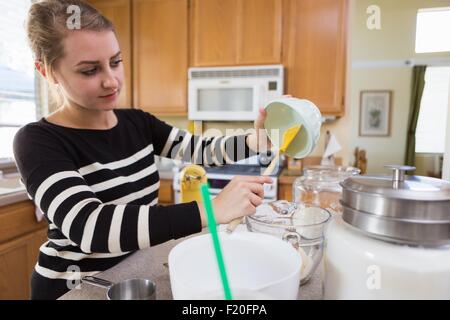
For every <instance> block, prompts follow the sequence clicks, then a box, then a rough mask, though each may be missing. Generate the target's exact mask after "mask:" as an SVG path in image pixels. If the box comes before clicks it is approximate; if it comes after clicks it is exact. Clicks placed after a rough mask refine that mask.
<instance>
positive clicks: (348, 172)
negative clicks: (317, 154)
mask: <svg viewBox="0 0 450 320" xmlns="http://www.w3.org/2000/svg"><path fill="white" fill-rule="evenodd" d="M360 172H361V170H359V169H358V168H354V167H345V166H310V167H307V168H306V169H305V170H303V175H302V176H301V177H298V178H297V179H295V181H294V184H293V185H292V188H293V190H292V193H293V198H294V202H296V203H304V204H309V205H313V206H318V207H322V208H326V209H328V210H330V211H331V212H332V213H336V212H339V213H340V212H341V211H342V208H341V206H340V203H339V199H340V197H341V194H342V187H341V186H340V182H342V181H344V180H345V179H347V178H348V177H352V176H355V175H359V173H360Z"/></svg>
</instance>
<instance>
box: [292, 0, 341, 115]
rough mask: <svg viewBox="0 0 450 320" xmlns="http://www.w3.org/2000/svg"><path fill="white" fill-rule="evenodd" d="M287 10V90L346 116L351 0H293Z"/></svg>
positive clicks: (323, 110) (330, 112)
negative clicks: (348, 33) (348, 23)
mask: <svg viewBox="0 0 450 320" xmlns="http://www.w3.org/2000/svg"><path fill="white" fill-rule="evenodd" d="M283 10H284V13H285V16H286V20H285V22H284V27H285V28H286V31H287V32H286V34H285V35H284V36H285V37H284V39H283V42H284V43H283V48H284V50H283V63H284V65H285V67H286V69H287V79H286V80H287V86H286V92H287V93H288V94H291V95H293V96H295V97H299V98H304V99H308V100H311V101H312V102H313V103H314V104H316V105H317V107H318V108H319V109H320V111H321V112H322V113H323V114H325V115H343V113H344V96H345V74H346V72H345V71H346V31H347V28H346V26H347V0H289V1H286V3H285V6H284V8H283Z"/></svg>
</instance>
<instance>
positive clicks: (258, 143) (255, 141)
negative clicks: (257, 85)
mask: <svg viewBox="0 0 450 320" xmlns="http://www.w3.org/2000/svg"><path fill="white" fill-rule="evenodd" d="M266 117H267V112H266V110H265V109H264V108H260V109H259V113H258V118H256V120H255V122H254V125H253V126H254V129H255V132H254V133H252V134H250V135H249V136H248V137H247V145H248V146H249V148H250V149H252V150H253V151H254V152H265V151H267V150H270V148H272V144H271V143H270V140H269V137H268V136H267V134H266V130H265V129H264V121H266Z"/></svg>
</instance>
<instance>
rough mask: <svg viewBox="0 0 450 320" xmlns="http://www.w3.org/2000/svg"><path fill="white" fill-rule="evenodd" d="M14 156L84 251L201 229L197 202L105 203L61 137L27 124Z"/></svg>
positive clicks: (38, 198)
mask: <svg viewBox="0 0 450 320" xmlns="http://www.w3.org/2000/svg"><path fill="white" fill-rule="evenodd" d="M13 146H14V158H15V161H16V164H17V166H18V169H19V172H20V175H21V178H22V181H23V183H24V185H25V186H26V189H27V192H28V194H29V195H30V196H31V197H32V199H33V201H34V202H35V204H36V205H37V206H38V207H39V208H40V210H41V211H42V212H43V213H44V215H45V217H46V219H47V221H48V222H49V223H51V224H54V225H56V226H57V228H58V229H59V230H60V231H61V232H62V233H63V234H64V236H65V237H67V239H69V240H70V241H72V242H73V243H75V244H77V245H78V246H79V247H80V248H81V250H82V251H83V252H86V253H91V252H98V253H119V252H128V251H133V250H137V249H142V248H146V247H149V246H152V245H156V244H159V243H162V242H165V241H168V240H170V239H176V238H180V237H183V236H186V235H189V234H193V233H196V232H200V231H201V220H200V212H199V209H198V206H197V204H196V203H195V202H190V203H184V204H177V205H171V206H158V205H154V206H150V205H132V204H110V203H102V201H100V200H99V199H98V197H97V196H96V194H95V192H94V191H93V190H92V189H91V187H90V186H89V185H87V183H86V181H85V179H84V178H83V176H82V175H81V174H80V172H79V171H78V169H77V166H76V164H75V162H74V161H73V159H72V158H71V156H70V153H69V151H68V150H65V149H64V146H63V145H62V143H61V142H60V141H58V140H57V138H56V137H54V136H52V135H51V134H48V133H47V132H46V131H45V130H42V129H40V128H38V127H33V126H25V127H23V128H21V129H20V130H19V131H18V133H17V134H16V136H15V138H14V145H13Z"/></svg>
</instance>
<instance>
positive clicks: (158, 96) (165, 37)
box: [133, 0, 188, 115]
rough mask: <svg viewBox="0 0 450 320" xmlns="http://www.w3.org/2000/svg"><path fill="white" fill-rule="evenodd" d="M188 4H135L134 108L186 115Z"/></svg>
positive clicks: (177, 0) (170, 0)
mask: <svg viewBox="0 0 450 320" xmlns="http://www.w3.org/2000/svg"><path fill="white" fill-rule="evenodd" d="M187 69H188V1H187V0H135V1H133V97H134V102H133V104H134V106H135V107H136V108H139V109H143V110H145V111H148V112H150V113H153V114H156V115H186V114H187Z"/></svg>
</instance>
